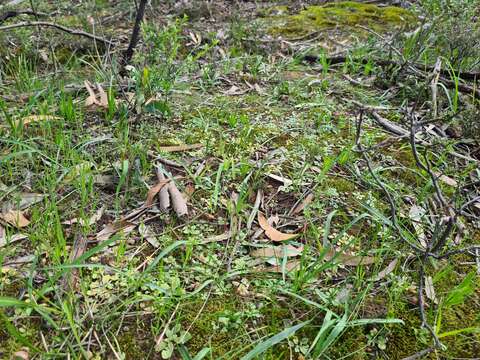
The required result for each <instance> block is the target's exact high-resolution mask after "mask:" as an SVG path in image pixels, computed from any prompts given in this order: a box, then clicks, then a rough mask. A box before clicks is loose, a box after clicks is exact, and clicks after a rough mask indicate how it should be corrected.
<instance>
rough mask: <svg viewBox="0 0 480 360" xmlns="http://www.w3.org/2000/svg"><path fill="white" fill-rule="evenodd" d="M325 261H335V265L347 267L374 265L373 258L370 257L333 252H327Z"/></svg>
mask: <svg viewBox="0 0 480 360" xmlns="http://www.w3.org/2000/svg"><path fill="white" fill-rule="evenodd" d="M325 259H326V260H327V261H330V260H333V259H335V260H336V262H337V263H339V264H342V265H347V266H359V265H371V264H374V263H375V258H374V257H371V256H358V255H352V254H348V253H337V252H336V251H335V250H329V251H328V252H327V254H326V255H325Z"/></svg>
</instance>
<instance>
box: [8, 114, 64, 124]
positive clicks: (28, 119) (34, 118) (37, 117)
mask: <svg viewBox="0 0 480 360" xmlns="http://www.w3.org/2000/svg"><path fill="white" fill-rule="evenodd" d="M61 119H62V118H61V117H60V116H54V115H30V116H25V117H24V118H22V120H20V121H18V122H17V125H18V124H20V123H22V124H23V125H28V124H30V123H33V122H40V121H49V120H61Z"/></svg>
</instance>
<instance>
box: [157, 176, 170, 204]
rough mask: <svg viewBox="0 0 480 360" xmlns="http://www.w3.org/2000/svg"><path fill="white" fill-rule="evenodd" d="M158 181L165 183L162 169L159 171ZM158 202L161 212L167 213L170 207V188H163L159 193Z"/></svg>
mask: <svg viewBox="0 0 480 360" xmlns="http://www.w3.org/2000/svg"><path fill="white" fill-rule="evenodd" d="M157 178H158V181H165V180H166V179H165V175H163V172H162V171H161V170H160V169H157ZM158 202H159V206H160V210H161V211H167V210H168V208H169V207H170V195H169V194H168V188H167V187H166V186H163V187H162V188H161V189H160V192H159V193H158Z"/></svg>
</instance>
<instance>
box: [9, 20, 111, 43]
mask: <svg viewBox="0 0 480 360" xmlns="http://www.w3.org/2000/svg"><path fill="white" fill-rule="evenodd" d="M29 26H40V27H42V26H43V27H51V28H55V29H57V30H60V31H63V32H66V33H69V34H71V35H78V36H83V37H86V38H89V39H92V40H95V41H99V42H102V43H104V44H105V45H109V46H113V45H114V44H113V42H112V41H110V40H107V39H105V38H103V37H101V36H97V35H93V34H90V33H87V32H85V31H82V30H76V29H71V28H67V27H65V26H63V25H59V24H55V23H52V22H48V21H25V22H21V23H17V24H12V25H5V26H0V31H5V30H11V29H16V28H20V27H29Z"/></svg>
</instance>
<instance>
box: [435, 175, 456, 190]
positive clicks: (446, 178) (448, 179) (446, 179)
mask: <svg viewBox="0 0 480 360" xmlns="http://www.w3.org/2000/svg"><path fill="white" fill-rule="evenodd" d="M434 175H435V176H437V177H438V179H439V180H440V181H442V182H443V183H445V184H447V185H449V186H453V187H457V186H458V183H457V181H456V180H455V179H452V178H451V177H449V176H447V175H440V173H434Z"/></svg>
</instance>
